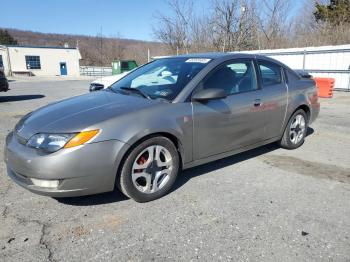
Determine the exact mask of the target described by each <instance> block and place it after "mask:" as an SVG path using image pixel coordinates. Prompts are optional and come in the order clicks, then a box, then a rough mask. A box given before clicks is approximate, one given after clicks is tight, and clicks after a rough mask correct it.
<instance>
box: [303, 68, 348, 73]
mask: <svg viewBox="0 0 350 262" xmlns="http://www.w3.org/2000/svg"><path fill="white" fill-rule="evenodd" d="M305 71H306V72H308V73H334V74H350V70H327V69H305Z"/></svg>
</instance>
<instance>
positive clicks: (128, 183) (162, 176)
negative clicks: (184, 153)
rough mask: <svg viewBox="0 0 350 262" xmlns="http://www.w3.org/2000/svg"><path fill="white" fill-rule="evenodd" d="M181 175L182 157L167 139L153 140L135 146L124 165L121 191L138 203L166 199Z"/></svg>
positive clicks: (121, 175) (120, 179)
mask: <svg viewBox="0 0 350 262" xmlns="http://www.w3.org/2000/svg"><path fill="white" fill-rule="evenodd" d="M178 171H179V154H178V152H177V149H176V147H175V145H174V144H173V143H172V142H171V141H170V140H169V139H168V138H165V137H152V138H150V139H148V140H145V141H143V142H142V143H140V144H138V145H137V146H135V147H134V148H133V149H132V150H131V152H130V153H129V155H128V156H127V157H126V159H125V161H124V162H123V166H122V169H121V172H120V177H119V181H118V182H119V184H118V187H119V189H120V190H121V191H122V193H123V194H124V195H126V196H128V197H131V198H133V199H134V200H135V201H137V202H147V201H152V200H155V199H157V198H160V197H162V196H164V195H165V194H166V193H167V192H168V191H169V190H170V189H171V187H172V185H173V184H174V182H175V180H176V177H177V173H178Z"/></svg>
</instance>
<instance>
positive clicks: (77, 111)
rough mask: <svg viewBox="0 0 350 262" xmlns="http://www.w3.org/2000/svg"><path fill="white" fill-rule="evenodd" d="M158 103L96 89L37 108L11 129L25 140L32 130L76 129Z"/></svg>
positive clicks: (47, 131)
mask: <svg viewBox="0 0 350 262" xmlns="http://www.w3.org/2000/svg"><path fill="white" fill-rule="evenodd" d="M159 103H162V102H160V101H157V100H149V99H144V98H142V97H138V96H134V95H123V94H117V93H114V92H112V91H98V92H93V93H89V94H85V95H81V96H77V97H73V98H69V99H66V100H63V101H60V102H56V103H53V104H49V105H47V106H45V107H42V108H39V109H38V110H36V111H34V112H32V113H30V114H28V115H26V116H25V117H23V118H22V119H21V120H20V121H19V122H18V124H17V125H16V128H15V129H16V132H17V134H18V135H20V136H21V137H23V138H25V139H29V138H30V137H31V136H32V135H34V134H36V133H74V132H80V131H82V130H84V129H87V128H89V127H92V126H96V125H98V124H99V123H101V122H103V121H106V120H109V119H111V118H113V117H118V116H121V115H125V114H128V113H131V112H134V111H136V110H140V109H143V108H147V107H150V106H153V105H156V104H159Z"/></svg>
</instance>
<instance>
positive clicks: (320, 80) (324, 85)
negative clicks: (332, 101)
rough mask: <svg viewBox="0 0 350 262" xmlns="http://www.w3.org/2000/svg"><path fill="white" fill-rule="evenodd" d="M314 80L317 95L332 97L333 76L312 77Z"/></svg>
mask: <svg viewBox="0 0 350 262" xmlns="http://www.w3.org/2000/svg"><path fill="white" fill-rule="evenodd" d="M314 80H315V82H316V86H317V90H318V96H319V97H326V98H331V97H333V89H334V83H335V79H334V78H325V77H314Z"/></svg>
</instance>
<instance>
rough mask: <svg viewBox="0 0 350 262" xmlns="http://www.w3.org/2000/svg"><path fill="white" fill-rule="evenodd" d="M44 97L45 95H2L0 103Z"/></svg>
mask: <svg viewBox="0 0 350 262" xmlns="http://www.w3.org/2000/svg"><path fill="white" fill-rule="evenodd" d="M43 97H45V96H44V95H19V96H0V103H1V102H15V101H24V100H32V99H40V98H43Z"/></svg>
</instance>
